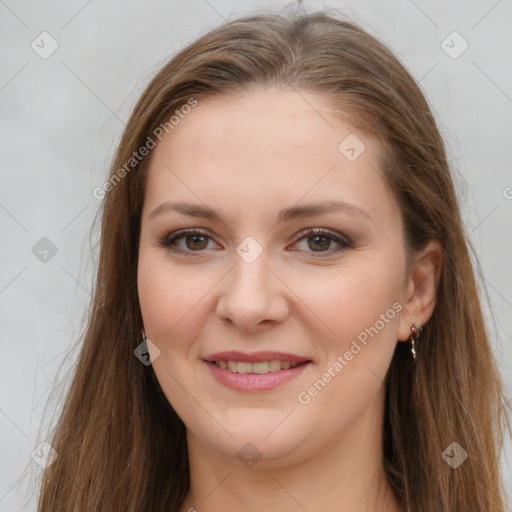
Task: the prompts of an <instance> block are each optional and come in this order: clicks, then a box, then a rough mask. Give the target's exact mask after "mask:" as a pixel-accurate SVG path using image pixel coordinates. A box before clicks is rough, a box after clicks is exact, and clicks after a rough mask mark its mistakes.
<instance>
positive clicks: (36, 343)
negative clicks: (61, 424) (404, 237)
mask: <svg viewBox="0 0 512 512" xmlns="http://www.w3.org/2000/svg"><path fill="white" fill-rule="evenodd" d="M286 6H287V3H286V2H256V1H252V2H251V1H238V2H235V1H228V0H210V1H206V0H192V1H188V2H183V1H167V2H162V1H160V2H157V1H144V2H143V1H137V2H134V1H120V0H116V1H102V2H99V1H91V0H90V1H79V2H78V1H68V2H66V3H64V2H49V1H44V2H43V1H40V2H35V1H34V2H27V1H17V2H16V1H14V0H0V38H1V44H0V112H1V115H0V147H1V155H2V172H1V178H0V179H1V185H0V225H1V234H2V251H1V273H0V321H1V331H0V332H1V343H2V345H1V349H2V351H1V358H0V379H1V382H0V511H1V512H7V511H14V510H24V511H25V510H26V511H29V510H35V504H34V499H33V498H31V495H30V492H31V491H32V487H31V485H30V478H33V479H36V478H37V477H38V475H40V474H41V471H42V470H41V469H40V468H39V466H37V464H36V463H35V462H34V461H33V460H32V459H31V453H32V451H33V450H34V449H35V447H36V446H37V445H38V444H39V443H40V442H41V441H44V440H45V439H46V435H45V434H46V428H47V423H48V422H50V421H51V416H52V414H53V413H52V411H57V412H58V405H59V404H60V403H61V400H62V395H63V393H64V391H65V388H64V387H63V386H60V387H59V388H58V389H57V390H56V392H55V393H54V394H52V395H51V394H50V392H51V390H52V386H53V385H54V383H55V382H56V380H55V379H57V378H62V377H64V374H65V371H66V370H67V369H68V368H70V366H71V364H72V363H73V361H74V360H75V358H76V351H75V352H72V351H71V352H70V350H71V349H72V347H73V346H75V345H76V343H77V341H78V338H79V333H80V329H81V328H82V319H83V315H84V313H85V311H86V308H87V305H88V301H89V300H90V290H91V287H92V280H93V269H94V265H95V262H96V255H97V245H96V240H97V232H96V231H94V232H93V235H92V247H91V244H90V240H89V232H90V230H91V226H92V223H93V219H94V215H95V213H96V210H97V207H98V205H99V203H98V201H97V200H96V199H95V198H94V196H93V194H92V191H93V189H94V188H95V187H97V186H101V185H102V183H103V181H104V179H105V176H106V173H107V169H108V165H109V162H110V160H111V158H112V155H113V152H114V149H115V146H116V144H117V142H118V141H119V138H120V134H121V132H122V129H123V125H124V122H126V120H127V118H128V115H129V113H130V109H131V108H132V107H133V105H134V102H135V101H136V99H137V97H138V96H139V94H140V93H141V92H142V90H143V88H144V86H145V85H146V84H147V82H148V80H149V79H150V77H151V76H152V75H153V74H154V73H155V72H156V71H157V70H158V69H159V68H160V66H161V65H162V64H163V62H165V61H166V60H167V59H168V58H169V57H170V56H171V55H173V54H174V53H175V52H176V51H178V50H179V49H181V48H182V47H183V46H185V45H186V44H187V43H189V42H191V41H192V40H194V39H195V38H196V37H197V36H198V35H200V34H202V33H204V32H205V31H206V30H208V29H210V28H213V27H214V26H217V25H218V24H219V23H220V22H221V21H222V19H223V18H224V19H233V18H235V17H238V16H239V15H242V14H246V13H247V12H252V11H253V9H254V8H258V9H267V8H268V9H272V10H274V11H275V12H277V11H280V10H281V9H284V8H286ZM291 6H292V8H294V4H293V3H292V4H291ZM324 6H331V7H335V8H337V9H340V10H341V11H342V12H344V13H346V14H348V15H351V16H352V17H353V18H354V19H355V21H358V22H359V23H361V24H362V25H363V27H365V28H366V29H368V30H369V31H370V32H371V33H373V34H375V35H377V36H378V37H380V38H381V39H382V40H383V41H384V42H385V43H387V44H388V45H389V46H390V47H391V48H392V49H393V50H394V51H395V52H396V53H397V54H398V55H399V57H400V58H401V59H402V60H403V62H404V63H405V64H406V66H407V67H408V68H409V70H410V71H411V73H412V74H413V76H414V77H415V78H416V80H417V81H418V82H419V83H420V86H421V87H422V89H423V91H424V92H425V94H426V95H427V97H428V99H429V101H430V103H431V105H432V107H433V109H434V111H435V113H436V115H437V118H438V121H439V126H440V128H441V131H442V134H443V136H444V138H445V140H446V142H447V145H448V150H449V156H450V159H451V160H452V162H453V165H454V168H455V169H456V171H457V176H458V177H457V186H458V188H459V191H460V194H461V198H462V201H463V214H464V219H465V222H466V225H467V229H468V232H469V233H470V234H471V239H472V241H473V243H474V245H475V248H476V251H477V254H478V258H479V260H480V262H481V265H482V267H481V269H482V278H483V283H484V284H485V286H486V287H487V289H488V293H489V297H488V300H489V303H488V304H487V303H485V311H486V315H487V316H488V318H489V320H490V322H491V323H490V330H491V334H492V339H493V345H494V349H495V351H496V354H497V356H498V359H499V362H500V365H501V369H502V371H503V374H504V378H505V385H506V392H507V396H508V397H509V398H510V397H512V394H511V384H512V379H511V376H510V375H511V372H510V369H511V367H512V348H511V347H512V345H511V334H512V315H511V312H512V311H511V308H512V292H511V289H512V270H511V265H510V261H511V253H512V251H511V247H512V241H511V237H510V233H512V199H511V198H512V188H510V187H512V175H511V173H510V162H511V161H512V150H511V147H512V144H511V142H512V139H511V128H512V115H511V114H512V66H510V62H511V54H512V31H510V20H512V2H511V0H499V1H496V0H492V1H478V2H476V1H467V0H465V1H451V2H432V1H423V2H420V1H419V0H415V1H412V0H404V1H398V0H396V1H392V2H382V1H358V2H355V1H349V2H345V1H338V2H330V3H326V2H314V1H309V2H306V7H307V10H312V9H321V8H322V7H324ZM43 31H46V32H48V33H49V34H51V37H52V38H54V39H55V40H56V41H57V43H58V45H59V46H58V48H57V50H56V51H55V52H54V53H53V54H52V55H50V56H49V57H48V58H46V59H43V58H42V57H41V56H40V55H39V54H38V53H36V51H34V50H33V49H32V47H31V44H32V41H34V40H35V43H34V44H39V46H40V47H41V46H42V45H43V43H41V37H38V36H39V34H41V32H43ZM453 31H457V32H458V33H459V34H460V35H461V36H462V37H463V38H464V40H465V41H467V43H468V44H469V47H468V49H467V50H466V51H465V52H464V53H462V54H461V55H460V56H459V57H458V58H452V57H451V56H450V55H448V54H447V53H446V51H445V50H444V49H443V47H442V42H443V41H444V40H446V38H447V36H449V35H450V34H451V33H452V32H453ZM43 37H46V38H47V39H45V43H44V51H48V49H49V48H51V47H50V40H49V39H48V36H43ZM447 44H448V45H450V46H453V48H452V49H451V50H450V51H451V52H452V53H454V52H455V53H458V52H459V51H460V50H461V49H462V48H463V46H462V45H463V44H464V43H463V41H462V40H460V39H457V36H455V39H454V38H453V36H451V38H449V39H447V42H446V43H444V45H445V48H446V45H447ZM39 51H43V48H40V49H39ZM507 187H509V188H507ZM43 237H47V238H48V239H49V240H51V242H52V244H54V246H55V247H56V248H57V253H56V254H55V255H53V256H52V253H51V252H49V253H48V254H47V255H46V259H47V261H41V259H40V258H44V253H41V254H39V255H37V252H38V251H37V250H34V252H36V254H34V252H33V247H34V246H35V245H36V244H37V243H38V242H39V241H40V239H41V238H43ZM39 243H40V244H44V243H48V242H39ZM37 247H39V246H36V248H37ZM39 250H42V249H41V248H40V247H39ZM37 256H39V257H37ZM66 353H68V354H69V359H67V360H64V357H65V355H66ZM59 368H60V371H59ZM49 398H51V400H52V402H50V405H49V406H48V410H47V414H46V415H45V416H44V417H45V418H46V419H45V423H43V424H42V420H43V413H44V406H45V404H46V403H47V400H48V399H49ZM511 446H512V445H511V443H510V441H507V445H506V449H505V451H506V453H510V452H512V449H511ZM502 460H503V471H504V474H505V478H506V486H507V489H508V492H509V494H512V470H511V466H512V464H511V458H510V457H508V458H507V457H505V456H504V457H503V459H502Z"/></svg>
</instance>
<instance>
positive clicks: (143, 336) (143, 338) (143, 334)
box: [140, 329, 146, 341]
mask: <svg viewBox="0 0 512 512" xmlns="http://www.w3.org/2000/svg"><path fill="white" fill-rule="evenodd" d="M140 332H141V333H142V341H144V340H145V339H146V332H145V331H144V329H141V331H140Z"/></svg>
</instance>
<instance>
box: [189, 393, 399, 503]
mask: <svg viewBox="0 0 512 512" xmlns="http://www.w3.org/2000/svg"><path fill="white" fill-rule="evenodd" d="M378 400H379V403H378V404H377V407H375V405H376V404H372V405H373V407H369V408H368V409H367V410H366V411H365V412H363V414H362V415H361V416H360V417H359V418H357V419H356V421H355V422H354V423H353V424H352V425H351V426H350V428H347V429H346V430H345V431H344V432H343V433H342V434H339V433H337V435H336V437H333V439H328V440H326V439H324V440H322V441H323V442H322V444H321V445H319V446H321V449H320V450H318V451H315V453H314V455H309V456H299V454H298V451H299V450H296V451H297V454H296V455H291V456H290V457H288V458H287V460H286V461H283V460H282V459H281V458H280V460H279V461H277V460H265V459H264V458H263V459H261V460H260V461H258V462H257V463H256V464H255V465H254V466H253V467H252V468H248V467H245V466H244V465H243V464H242V463H241V462H240V461H239V460H238V459H236V458H235V459H234V460H233V458H229V457H227V456H225V454H221V453H215V452H214V451H213V450H212V448H211V447H209V446H205V445H202V444H201V442H200V440H199V439H198V438H196V437H195V436H194V435H193V434H192V433H191V432H189V431H187V442H188V450H189V461H190V482H191V484H190V489H189V492H188V494H187V496H186V498H185V501H184V503H183V505H182V507H181V508H180V512H194V509H195V510H197V511H198V512H217V511H218V512H221V511H224V510H279V511H280V512H292V511H294V512H295V511H297V510H307V511H308V512H317V511H318V512H319V511H322V512H324V511H325V510H337V511H339V512H349V511H350V512H374V511H376V510H378V511H379V512H401V508H400V506H399V503H398V501H397V499H396V497H395V495H394V493H393V491H392V489H391V486H390V485H389V482H388V481H387V479H386V477H385V474H384V471H383V464H382V419H383V405H382V404H383V396H381V395H379V399H378Z"/></svg>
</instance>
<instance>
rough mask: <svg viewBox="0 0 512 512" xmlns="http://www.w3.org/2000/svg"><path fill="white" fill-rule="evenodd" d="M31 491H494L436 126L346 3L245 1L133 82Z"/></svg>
mask: <svg viewBox="0 0 512 512" xmlns="http://www.w3.org/2000/svg"><path fill="white" fill-rule="evenodd" d="M95 194H96V195H99V196H101V197H104V203H103V211H102V215H103V216H102V232H101V250H100V261H99V268H98V274H97V286H96V290H95V295H94V299H93V303H92V309H91V313H90V319H89V323H88V328H87V330H86V333H85V337H84V342H83V348H82V352H81V354H80V358H79V361H78V366H77V368H76V373H75V376H74V380H73V382H72V386H71V388H70V390H69V393H68V396H67V400H66V403H65V407H64V410H63V413H62V417H61V419H60V421H59V423H58V425H57V428H56V431H55V434H54V437H53V440H52V443H51V444H52V446H53V448H54V449H55V450H56V452H57V453H58V457H57V459H56V460H55V461H54V462H53V464H51V465H50V466H49V467H48V468H47V469H46V470H45V474H44V479H43V484H42V492H41V497H40V503H39V510H41V511H50V510H67V511H72V510H76V511H81V512H83V511H89V510H91V511H92V510H109V511H114V510H128V511H140V510H147V511H160V510H161V511H164V510H165V511H179V512H184V511H187V510H188V511H190V510H198V511H200V512H201V511H217V510H236V509H243V510H280V511H287V510H307V511H310V512H313V511H316V510H347V511H348V510H351V511H354V510H360V511H370V510H371V511H374V510H379V511H394V512H395V511H411V512H412V511H414V512H427V511H429V512H431V511H433V510H435V511H445V512H447V511H450V512H454V511H460V512H462V511H467V510H471V511H482V512H483V511H484V510H485V511H486V512H489V511H492V512H498V511H504V510H505V497H504V496H505V493H504V490H503V488H502V481H501V477H500V472H499V455H500V451H501V443H502V438H503V430H502V429H503V426H504V424H505V423H506V421H507V416H506V414H505V408H504V402H505V400H504V397H503V394H502V388H501V380H500V376H499V374H498V371H497V369H496V364H495V360H494V357H493V354H492V351H491V348H490V344H489V340H488V336H487V332H486V328H485V325H484V321H483V317H482V311H481V307H480V302H479V297H478V293H477V288H476V283H475V277H474V271H473V268H472V265H471V260H470V252H469V250H470V243H469V240H468V238H467V236H466V234H465V233H464V230H463V226H462V222H461V217H460V212H459V206H458V203H457V198H456V195H455V192H454V187H453V183H452V178H451V175H450V170H449V166H448V162H447V159H446V154H445V149H444V146H443V142H442V140H441V137H440V135H439V132H438V129H437V127H436V123H435V120H434V118H433V116H432V113H431V111H430V109H429V107H428V105H427V103H426V101H425V99H424V97H423V95H422V93H421V92H420V90H419V89H418V87H417V85H416V84H415V82H414V80H413V79H412V77H411V76H410V75H409V74H408V72H407V71H406V70H405V69H404V68H403V66H402V65H401V64H400V63H399V61H398V60H397V59H396V57H395V56H393V55H392V54H391V52H390V51H389V50H388V49H387V48H385V47H384V46H383V45H382V44H381V43H380V42H378V41H377V40H376V39H375V38H373V37H372V36H370V35H369V34H367V33H366V32H364V31H363V30H362V29H361V28H359V27H357V26H356V25H354V24H352V23H350V22H347V21H343V20H340V19H338V18H337V17H332V16H329V15H327V14H325V13H314V14H309V15H303V16H297V17H295V18H289V17H281V16H276V15H258V16H253V17H248V18H244V19H240V20H237V21H235V22H232V23H229V24H226V25H224V26H222V27H220V28H218V29H215V30H213V31H211V32H210V33H208V34H206V35H205V36H203V37H202V38H201V39H199V40H198V41H196V42H195V43H193V44H191V45H190V46H189V47H187V48H186V49H184V50H183V51H182V52H181V53H179V54H178V55H177V56H175V57H174V58H173V59H172V60H171V61H170V62H169V63H168V64H167V65H166V66H165V67H164V68H163V69H162V70H161V71H160V72H159V73H158V74H157V76H156V77H155V78H154V79H153V80H152V82H151V83H150V84H149V86H148V87H147V89H146V90H145V91H144V93H143V94H142V97H141V98H140V100H139V102H138V104H137V105H136V107H135V109H134V112H133V114H132V116H131V118H130V120H129V122H128V124H127V126H126V129H125V132H124V134H123V138H122V140H121V143H120V145H119V148H118V151H117V154H116V157H115V160H114V162H113V165H112V169H111V173H110V177H109V179H108V181H107V182H106V183H105V185H104V186H103V187H101V188H100V189H99V190H97V191H96V192H95Z"/></svg>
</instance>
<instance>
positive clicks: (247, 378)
mask: <svg viewBox="0 0 512 512" xmlns="http://www.w3.org/2000/svg"><path fill="white" fill-rule="evenodd" d="M276 359H277V358H276ZM221 360H223V359H221ZM230 360H231V361H232V360H233V359H230ZM235 360H237V361H240V359H235ZM264 360H266V359H264ZM283 360H284V361H289V359H286V358H285V359H283ZM303 361H304V362H303V364H299V365H298V366H295V367H294V368H290V369H289V370H278V371H277V372H269V373H264V374H256V373H234V372H232V371H230V370H228V369H227V368H226V369H224V368H220V367H219V366H216V365H215V363H214V362H211V361H205V360H203V364H204V365H205V366H207V367H208V369H209V370H210V372H211V374H212V375H213V378H214V379H215V380H216V381H217V382H219V383H220V384H222V385H223V386H225V387H227V388H229V389H232V390H234V391H246V392H250V391H253V392H254V391H255V392H259V391H271V390H273V389H275V388H277V387H279V386H282V385H284V384H286V383H287V382H290V381H291V380H293V379H296V378H297V377H298V376H299V375H300V374H302V372H303V371H304V370H305V369H306V368H308V367H309V366H310V365H312V364H313V363H312V361H310V360H303ZM245 362H251V361H245ZM255 362H259V361H255Z"/></svg>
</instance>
